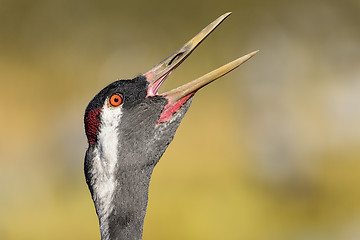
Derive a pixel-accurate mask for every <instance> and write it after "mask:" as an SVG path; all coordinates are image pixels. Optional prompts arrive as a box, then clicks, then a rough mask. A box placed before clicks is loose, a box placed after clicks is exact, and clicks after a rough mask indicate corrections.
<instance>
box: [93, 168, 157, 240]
mask: <svg viewBox="0 0 360 240" xmlns="http://www.w3.org/2000/svg"><path fill="white" fill-rule="evenodd" d="M152 171H153V167H147V168H145V169H132V170H126V171H119V172H118V173H117V174H116V188H115V191H114V193H113V196H112V197H113V198H112V201H111V202H110V204H109V206H108V211H107V212H106V211H105V212H104V211H98V204H97V201H96V200H94V202H95V207H96V209H97V213H98V217H99V224H100V230H101V239H102V240H120V239H126V240H141V239H142V232H143V224H144V218H145V213H146V207H147V202H148V192H149V183H150V178H151V174H152ZM100 205H101V204H100ZM99 208H101V207H100V206H99ZM99 210H100V209H99Z"/></svg>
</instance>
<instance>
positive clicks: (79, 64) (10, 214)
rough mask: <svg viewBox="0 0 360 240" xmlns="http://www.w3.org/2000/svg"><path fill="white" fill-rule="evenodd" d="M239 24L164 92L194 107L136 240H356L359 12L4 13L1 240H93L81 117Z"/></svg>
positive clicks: (10, 5)
mask: <svg viewBox="0 0 360 240" xmlns="http://www.w3.org/2000/svg"><path fill="white" fill-rule="evenodd" d="M228 11H232V12H233V14H232V15H231V16H230V17H229V18H228V19H227V20H226V21H225V22H224V23H223V24H222V25H221V26H220V27H219V28H218V29H217V30H216V31H215V32H214V33H213V34H211V35H210V37H209V38H207V40H206V41H205V42H204V43H203V44H202V45H201V46H200V47H199V48H198V49H197V50H196V51H195V52H194V53H193V54H192V55H191V57H189V58H188V59H187V61H186V62H185V63H184V64H182V66H181V67H180V68H178V69H177V70H176V71H175V72H174V73H173V74H172V75H171V77H170V78H169V79H168V81H167V82H166V84H165V85H164V86H163V87H162V88H161V89H160V91H165V90H168V89H171V88H174V87H176V86H179V85H181V84H184V83H186V82H188V81H190V80H193V79H195V78H196V77H198V76H201V75H202V74H204V73H207V72H209V71H210V70H213V69H215V68H216V67H219V66H221V65H223V64H225V63H227V62H229V61H231V60H233V59H235V58H237V57H240V56H242V55H244V54H246V53H248V52H250V51H253V50H257V49H260V53H259V54H258V55H256V56H255V57H254V58H253V59H251V60H250V61H249V62H247V63H245V64H244V65H242V66H241V67H240V68H239V69H237V70H236V71H234V72H232V73H230V74H228V75H227V76H225V77H223V78H222V79H221V80H219V81H217V82H215V83H213V84H211V85H209V86H208V87H206V88H205V89H203V90H201V91H200V92H198V93H197V95H196V97H195V100H194V102H193V104H192V107H191V108H190V110H189V112H188V114H187V116H186V117H185V119H184V120H183V122H182V124H181V126H180V128H179V130H178V132H177V135H176V137H175V140H174V141H173V143H172V144H171V145H170V147H169V148H168V150H167V152H166V153H165V155H164V156H163V158H162V159H161V161H160V163H159V164H158V165H157V167H156V168H155V171H154V174H153V178H152V181H151V184H150V195H149V205H148V211H147V216H146V218H145V225H144V239H157V240H162V239H174V240H177V239H179V240H180V239H200V240H202V239H203V240H215V239H256V240H300V239H306V240H309V239H316V240H321V239H327V240H335V239H345V240H352V239H360V228H359V224H360V188H359V183H360V30H359V26H360V2H359V0H342V1H331V0H311V1H310V0H301V1H300V0H297V1H288V0H286V1H285V0H274V1H265V0H259V1H250V0H222V1H204V0H203V1H197V0H183V1H181V2H180V1H160V0H152V1H93V0H92V1H73V0H71V1H70V0H52V1H45V0H33V1H25V0H1V1H0V80H1V85H0V86H1V87H0V111H1V112H0V114H1V118H0V126H1V134H0V193H1V195H0V212H1V214H0V239H2V240H12V239H26V240H28V239H37V240H43V239H44V240H45V239H46V240H47V239H89V240H91V239H99V238H100V235H99V230H98V220H97V217H96V214H95V210H94V207H93V203H92V200H91V198H90V193H89V191H88V189H87V186H86V183H85V180H84V176H83V158H84V153H85V151H86V148H87V142H86V137H85V134H84V130H83V113H84V110H85V108H86V106H87V104H88V102H89V101H90V100H91V98H92V97H93V96H94V95H95V94H96V93H97V92H98V91H99V90H100V89H102V88H103V87H104V86H106V85H107V84H109V83H110V82H112V81H114V80H117V79H121V78H132V77H135V76H136V75H138V74H141V73H144V72H145V71H147V70H148V69H150V68H151V67H152V66H153V65H155V64H156V63H158V62H159V61H160V60H162V59H163V58H165V57H166V56H168V55H169V54H170V53H172V52H173V51H174V50H176V49H177V48H179V47H180V46H182V44H184V43H185V42H186V41H187V40H189V39H190V38H192V37H193V36H194V35H195V34H196V33H197V32H199V31H200V30H201V29H202V28H203V27H205V26H206V25H207V24H209V23H210V22H211V21H213V20H214V19H216V18H217V17H218V16H220V15H221V14H223V13H225V12H228Z"/></svg>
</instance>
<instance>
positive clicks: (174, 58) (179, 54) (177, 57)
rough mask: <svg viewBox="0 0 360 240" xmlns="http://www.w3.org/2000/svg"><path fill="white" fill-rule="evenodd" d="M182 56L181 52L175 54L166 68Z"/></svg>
mask: <svg viewBox="0 0 360 240" xmlns="http://www.w3.org/2000/svg"><path fill="white" fill-rule="evenodd" d="M183 54H184V53H183V52H180V53H178V54H176V55H175V57H173V59H171V61H170V62H169V64H168V66H170V65H171V64H172V63H173V62H174V61H175V60H178V59H179V58H180V57H181V56H182V55H183Z"/></svg>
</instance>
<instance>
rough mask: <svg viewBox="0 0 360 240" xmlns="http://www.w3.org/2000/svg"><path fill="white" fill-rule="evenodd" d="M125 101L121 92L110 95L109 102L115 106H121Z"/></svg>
mask: <svg viewBox="0 0 360 240" xmlns="http://www.w3.org/2000/svg"><path fill="white" fill-rule="evenodd" d="M122 101H123V98H122V96H121V95H120V94H114V95H112V96H111V97H110V99H109V103H110V105H111V106H113V107H117V106H119V105H120V104H121V103H122Z"/></svg>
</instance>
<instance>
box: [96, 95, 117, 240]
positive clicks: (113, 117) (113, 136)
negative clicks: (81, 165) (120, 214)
mask: <svg viewBox="0 0 360 240" xmlns="http://www.w3.org/2000/svg"><path fill="white" fill-rule="evenodd" d="M121 116H122V107H121V106H120V107H117V108H112V107H110V106H108V103H107V100H106V101H105V104H104V107H103V109H102V113H101V123H100V126H99V133H98V142H97V145H96V146H95V149H94V155H95V158H94V168H93V169H92V172H93V174H94V176H96V177H95V181H94V201H95V204H96V208H97V211H98V214H99V218H100V230H101V235H102V239H108V237H109V236H108V230H109V224H108V222H107V219H108V217H109V215H110V213H111V211H112V210H113V207H114V206H113V204H112V200H113V194H114V190H115V187H116V185H117V182H116V178H115V170H116V164H117V158H118V151H119V148H120V146H119V134H118V126H119V124H120V120H121Z"/></svg>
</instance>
